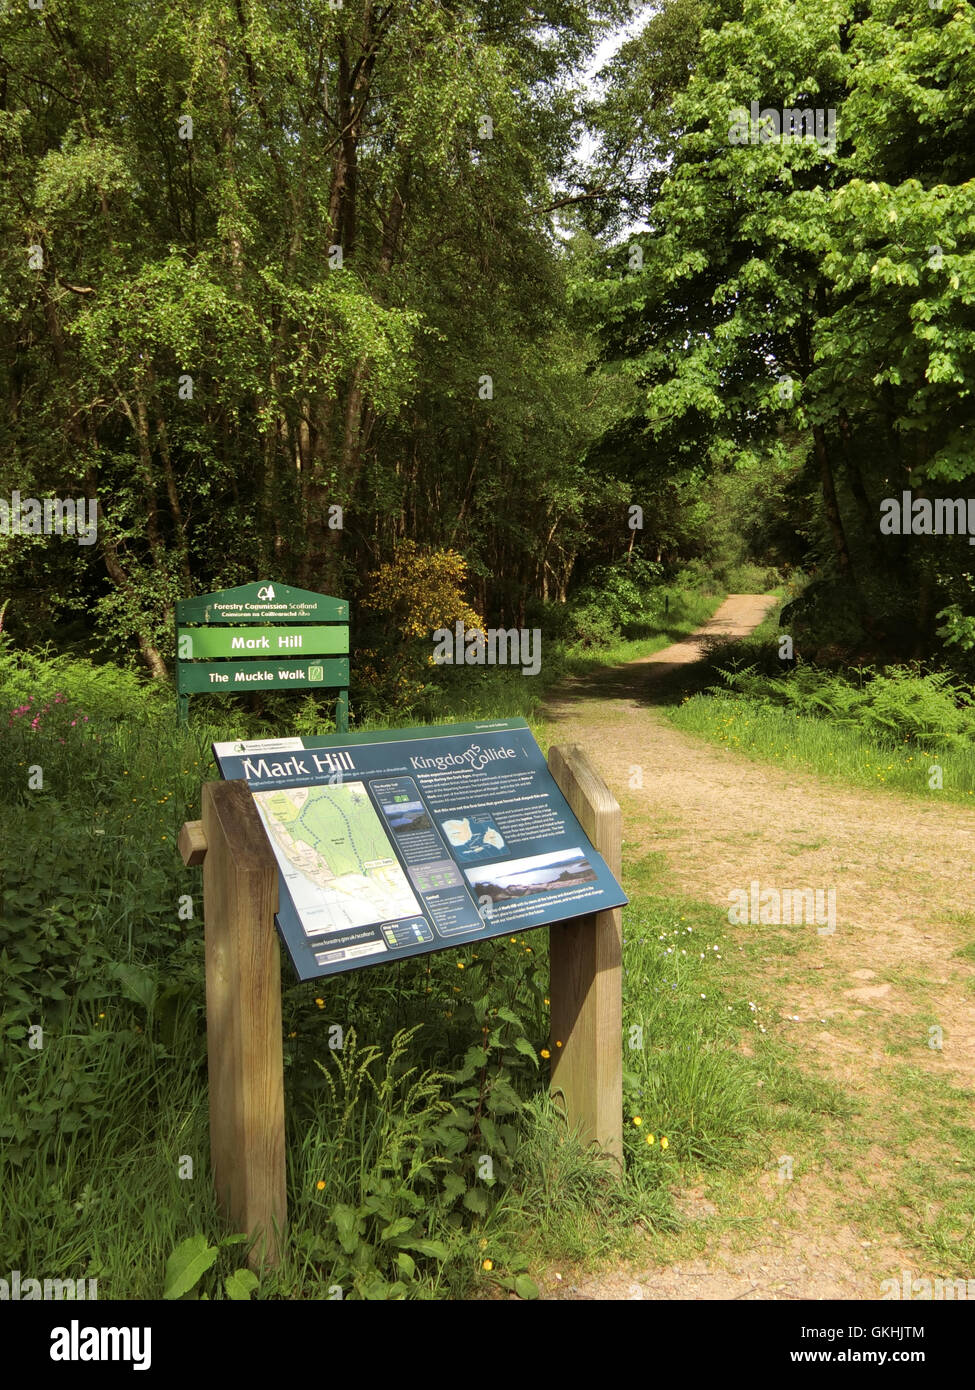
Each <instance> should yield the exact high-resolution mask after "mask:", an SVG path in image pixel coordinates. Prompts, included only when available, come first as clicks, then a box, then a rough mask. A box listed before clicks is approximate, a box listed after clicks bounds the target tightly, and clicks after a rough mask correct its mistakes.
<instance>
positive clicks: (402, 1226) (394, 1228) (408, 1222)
mask: <svg viewBox="0 0 975 1390" xmlns="http://www.w3.org/2000/svg"><path fill="white" fill-rule="evenodd" d="M412 1228H413V1217H412V1216H398V1217H397V1218H396V1220H395V1221H391V1222H390V1223H389V1225H388V1226H387V1227H386V1228H385V1230H382V1231H380V1233H379V1239H380V1240H395V1239H396V1237H397V1236H402V1235H405V1234H406V1232H407V1231H409V1230H412Z"/></svg>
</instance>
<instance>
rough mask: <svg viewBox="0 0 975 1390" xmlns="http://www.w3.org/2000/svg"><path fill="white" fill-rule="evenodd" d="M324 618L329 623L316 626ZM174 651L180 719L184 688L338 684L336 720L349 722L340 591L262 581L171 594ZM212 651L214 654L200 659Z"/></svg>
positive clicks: (222, 690) (342, 726) (342, 727)
mask: <svg viewBox="0 0 975 1390" xmlns="http://www.w3.org/2000/svg"><path fill="white" fill-rule="evenodd" d="M187 623H194V624H202V626H194V627H187V626H185V624H187ZM326 623H327V624H330V626H323V624H326ZM232 624H235V625H240V624H248V626H232ZM257 624H260V626H256V625H257ZM271 624H273V626H271ZM212 625H213V626H212ZM176 653H177V661H176V691H177V696H178V701H179V717H180V720H181V722H182V723H184V724H185V722H186V718H187V713H188V705H189V697H190V695H201V694H203V693H204V692H209V693H210V694H218V695H219V694H227V693H228V692H229V691H234V690H314V689H318V688H319V687H322V686H327V687H329V688H331V689H337V690H338V692H339V697H338V703H337V706H336V711H335V724H336V728H337V729H338V730H339V731H340V732H341V733H344V732H345V731H346V730H347V729H348V727H349V605H348V603H347V602H346V601H345V599H339V598H330V597H329V596H328V595H327V594H313V593H310V592H309V591H308V590H307V589H293V588H291V587H290V586H289V585H287V584H273V583H270V582H258V583H256V584H242V585H241V586H240V587H239V588H237V589H220V590H218V591H217V592H216V593H213V594H200V595H199V597H197V598H184V599H179V600H178V602H177V604H176ZM212 657H217V658H219V659H218V660H215V661H214V660H207V659H206V658H212Z"/></svg>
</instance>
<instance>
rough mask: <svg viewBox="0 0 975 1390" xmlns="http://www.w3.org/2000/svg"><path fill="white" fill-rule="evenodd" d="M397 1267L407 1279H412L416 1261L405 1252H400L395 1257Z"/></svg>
mask: <svg viewBox="0 0 975 1390" xmlns="http://www.w3.org/2000/svg"><path fill="white" fill-rule="evenodd" d="M396 1264H397V1267H398V1268H399V1269H400V1270H401V1271H402V1272H403V1273H404V1274H405V1275H406V1277H407V1279H412V1278H413V1277H414V1276H415V1274H416V1261H415V1260H414V1259H413V1257H412V1255H408V1254H407V1253H406V1251H405V1250H401V1251H400V1252H399V1254H398V1255H397V1256H396Z"/></svg>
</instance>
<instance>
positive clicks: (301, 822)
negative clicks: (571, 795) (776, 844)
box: [213, 719, 627, 980]
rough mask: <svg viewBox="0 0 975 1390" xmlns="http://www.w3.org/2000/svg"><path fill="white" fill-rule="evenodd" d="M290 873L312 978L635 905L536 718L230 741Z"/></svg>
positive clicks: (222, 753) (305, 967) (220, 750)
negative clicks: (589, 831)
mask: <svg viewBox="0 0 975 1390" xmlns="http://www.w3.org/2000/svg"><path fill="white" fill-rule="evenodd" d="M213 752H214V756H215V757H216V760H217V764H218V766H219V768H220V772H221V775H222V776H223V777H224V778H226V779H227V780H228V781H234V780H239V779H243V780H245V781H246V783H247V785H248V787H249V789H250V791H251V792H252V794H253V796H254V802H255V804H256V806H257V809H258V812H259V814H260V817H261V821H262V822H263V824H264V827H265V829H266V831H267V834H268V839H269V840H270V843H271V846H272V848H273V850H274V854H275V857H276V859H277V862H278V866H279V868H280V884H279V890H280V891H279V907H278V913H277V916H276V918H275V923H276V925H277V928H278V932H279V934H280V936H281V939H282V941H283V942H284V944H285V947H286V948H287V951H288V954H289V955H290V957H291V960H292V963H293V965H294V967H295V970H296V971H297V973H298V976H299V978H300V979H302V980H313V979H318V978H319V977H320V976H324V975H337V974H340V973H342V972H343V971H347V970H357V969H361V968H362V967H364V966H367V965H379V964H382V963H384V962H387V961H392V960H403V959H405V958H406V957H407V956H417V955H424V954H427V953H429V952H432V951H442V950H445V949H447V948H449V947H451V946H467V945H469V944H471V943H473V942H476V941H485V940H488V939H490V938H491V937H495V936H505V935H508V934H513V933H515V932H523V931H528V930H530V929H532V928H534V927H541V926H550V925H551V924H552V923H554V922H563V921H565V920H567V919H569V918H575V917H579V916H581V915H583V914H588V913H594V912H603V911H607V910H610V909H613V908H617V907H622V906H624V905H625V904H626V902H627V898H626V896H625V894H624V893H623V890H622V888H621V887H620V885H619V883H618V882H617V881H616V879H615V878H614V877H613V874H612V873H611V872H610V870H609V868H608V867H607V865H606V863H605V861H604V859H603V858H602V856H601V855H600V854H598V853H597V852H596V850H595V849H594V848H593V846H592V845H591V844H590V842H589V839H588V838H587V836H586V834H585V832H584V831H583V829H582V827H581V825H580V824H579V822H578V820H577V819H576V817H575V815H574V814H573V812H572V811H571V809H570V808H569V804H568V802H567V801H566V799H565V797H564V796H563V795H562V793H561V791H560V790H559V788H558V787H557V786H556V784H555V781H554V779H553V777H552V775H551V773H550V772H549V770H548V767H547V766H546V763H545V759H544V757H543V755H542V751H541V749H540V748H539V746H538V744H537V743H536V742H535V739H534V738H533V737H532V733H531V730H530V729H529V727H528V725H527V723H526V722H525V720H524V719H503V720H495V721H491V722H484V723H475V724H439V725H432V726H429V727H426V728H417V729H381V730H377V731H371V732H363V733H355V734H331V735H327V736H322V737H318V738H279V739H264V740H254V741H251V742H247V743H215V744H214V745H213Z"/></svg>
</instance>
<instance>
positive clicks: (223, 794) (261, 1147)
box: [179, 747, 623, 1268]
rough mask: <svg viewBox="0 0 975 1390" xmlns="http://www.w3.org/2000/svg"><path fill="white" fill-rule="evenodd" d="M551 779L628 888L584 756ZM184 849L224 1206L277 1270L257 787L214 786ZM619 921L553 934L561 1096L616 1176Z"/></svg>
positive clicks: (269, 969) (558, 753)
mask: <svg viewBox="0 0 975 1390" xmlns="http://www.w3.org/2000/svg"><path fill="white" fill-rule="evenodd" d="M549 769H550V771H551V773H552V776H553V777H554V778H555V781H556V782H557V783H558V785H559V788H560V790H561V791H562V794H563V795H564V796H565V798H566V800H567V801H568V803H569V805H570V806H571V808H572V810H573V811H574V812H575V814H576V816H577V817H578V819H579V821H580V823H581V825H582V827H583V829H584V830H585V831H586V834H587V835H588V836H589V838H590V840H591V841H592V843H593V845H594V846H595V848H596V849H597V850H599V852H600V853H601V854H602V855H603V857H604V859H605V860H606V862H607V864H608V865H609V867H610V869H611V870H612V871H613V873H614V874H615V875H616V876H617V877H618V876H619V871H620V857H621V817H620V808H619V806H618V805H617V803H616V800H615V798H614V797H613V795H612V793H611V792H610V791H609V788H608V787H607V786H606V785H605V783H604V782H603V781H602V780H601V778H600V777H599V776H598V774H597V773H596V772H595V771H594V769H593V768H592V766H591V765H590V763H589V762H588V760H587V759H586V757H585V754H584V753H583V752H582V750H581V749H579V748H577V747H571V748H561V747H556V748H552V750H551V751H550V753H549ZM179 850H180V854H181V855H182V857H183V862H184V864H187V865H193V864H202V865H203V902H204V933H205V942H206V992H207V1058H208V1068H209V1082H210V1163H211V1169H212V1172H213V1181H214V1187H215V1189H216V1193H217V1201H218V1203H219V1206H220V1209H221V1211H222V1212H223V1214H224V1215H225V1217H226V1218H227V1220H228V1221H229V1222H230V1223H231V1225H232V1226H233V1227H234V1228H235V1229H236V1230H238V1231H245V1232H247V1234H248V1235H250V1236H251V1237H252V1238H253V1244H252V1246H251V1249H250V1251H249V1254H248V1263H249V1264H250V1265H251V1266H252V1268H258V1267H259V1266H260V1265H261V1264H263V1263H266V1264H270V1265H276V1264H278V1263H279V1261H280V1259H281V1253H282V1249H283V1240H284V1232H285V1227H286V1223H287V1190H286V1169H285V1143H284V1060H283V1045H282V1036H281V956H280V948H279V946H278V938H277V933H276V931H275V926H274V914H275V912H276V911H277V907H278V866H277V861H276V860H275V857H274V851H273V850H272V848H271V845H270V843H269V842H268V838H267V835H266V833H265V831H264V826H263V825H262V823H261V819H260V816H259V815H258V812H257V807H256V806H255V805H254V799H253V796H252V795H251V793H250V791H249V790H248V787H247V783H246V782H243V781H235V782H206V783H204V785H203V803H202V820H199V821H187V822H186V824H185V825H184V826H183V827H182V829H181V831H180V834H179ZM621 920H622V918H621V912H620V910H619V909H616V910H615V911H612V912H598V913H593V914H591V915H589V916H585V917H579V918H577V919H575V920H573V921H571V922H568V923H564V924H563V923H560V924H558V925H555V926H552V927H550V928H549V934H550V943H551V971H552V975H551V987H550V997H551V1009H552V1040H553V1043H552V1075H551V1090H552V1093H553V1095H558V1096H559V1097H560V1098H561V1102H562V1107H563V1110H564V1114H565V1118H566V1122H567V1124H568V1125H569V1127H570V1128H571V1129H573V1130H575V1131H576V1132H577V1133H578V1134H579V1135H580V1137H581V1138H582V1139H583V1142H585V1143H587V1144H588V1143H594V1144H596V1145H598V1147H599V1150H600V1152H601V1154H603V1155H604V1156H605V1157H606V1159H607V1160H609V1161H610V1162H611V1163H612V1165H613V1168H614V1171H619V1170H620V1169H621V1166H622V1159H623V1081H622V1062H623V1055H622V1045H623V1040H622V1026H623V1017H622V970H621V954H622V946H621ZM556 1042H559V1043H561V1046H560V1047H556V1046H555V1043H556Z"/></svg>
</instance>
